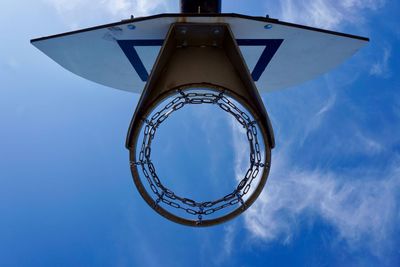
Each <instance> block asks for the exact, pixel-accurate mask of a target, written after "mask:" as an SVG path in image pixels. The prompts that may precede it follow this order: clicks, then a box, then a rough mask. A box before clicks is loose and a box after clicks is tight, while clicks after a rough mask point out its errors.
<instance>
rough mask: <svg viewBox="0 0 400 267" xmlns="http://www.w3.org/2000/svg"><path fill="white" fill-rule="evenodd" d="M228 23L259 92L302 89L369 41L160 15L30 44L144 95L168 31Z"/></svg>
mask: <svg viewBox="0 0 400 267" xmlns="http://www.w3.org/2000/svg"><path fill="white" fill-rule="evenodd" d="M178 22H185V23H225V24H228V25H229V26H230V28H231V30H232V33H233V36H234V38H235V39H236V42H237V44H238V46H239V48H240V51H241V53H242V55H243V57H244V59H245V62H246V65H247V67H248V69H249V72H250V73H251V76H252V78H253V80H254V82H255V83H256V86H257V88H258V90H259V91H260V92H267V91H272V90H277V89H283V88H286V87H290V86H294V85H297V84H300V83H302V82H304V81H307V80H311V79H313V78H315V77H316V76H318V75H320V74H322V73H325V72H327V71H328V70H330V69H332V68H334V67H336V66H337V65H339V64H340V63H342V62H343V61H344V60H345V59H347V58H349V57H350V56H351V55H353V54H354V53H355V52H356V51H357V50H358V49H360V48H361V47H362V46H363V45H365V44H366V43H367V42H368V39H367V38H364V37H359V36H354V35H348V34H343V33H338V32H332V31H327V30H322V29H317V28H311V27H307V26H302V25H296V24H292V23H286V22H282V21H278V20H275V19H270V18H263V17H251V16H245V15H239V14H194V15H192V14H190V15H187V14H160V15H155V16H150V17H143V18H135V19H130V20H123V21H121V22H117V23H113V24H107V25H101V26H97V27H93V28H88V29H83V30H78V31H73V32H67V33H63V34H58V35H54V36H48V37H43V38H38V39H34V40H31V42H32V44H33V45H34V46H36V47H37V48H38V49H40V50H41V51H42V52H43V53H45V54H46V55H48V56H49V57H50V58H52V59H53V60H54V61H55V62H57V63H58V64H60V65H61V66H62V67H64V68H66V69H68V70H69V71H71V72H73V73H75V74H77V75H79V76H81V77H83V78H86V79H88V80H91V81H94V82H96V83H99V84H102V85H105V86H109V87H112V88H116V89H121V90H125V91H130V92H134V93H141V92H142V90H143V88H144V86H145V84H146V82H147V80H148V77H149V75H150V73H151V70H152V68H153V65H154V63H155V61H156V59H157V55H158V54H159V51H160V48H161V46H162V45H163V43H164V40H165V38H166V35H167V32H168V30H169V28H170V25H171V24H173V23H178Z"/></svg>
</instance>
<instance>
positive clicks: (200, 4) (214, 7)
mask: <svg viewBox="0 0 400 267" xmlns="http://www.w3.org/2000/svg"><path fill="white" fill-rule="evenodd" d="M181 13H198V14H207V13H221V0H181Z"/></svg>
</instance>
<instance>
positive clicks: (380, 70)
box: [369, 47, 392, 78]
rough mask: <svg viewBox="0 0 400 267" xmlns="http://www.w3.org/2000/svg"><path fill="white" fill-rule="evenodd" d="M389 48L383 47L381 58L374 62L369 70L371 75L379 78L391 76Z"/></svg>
mask: <svg viewBox="0 0 400 267" xmlns="http://www.w3.org/2000/svg"><path fill="white" fill-rule="evenodd" d="M391 52H392V51H391V48H390V47H385V48H384V49H383V53H382V58H381V59H380V60H378V62H376V63H374V64H373V65H372V67H371V69H370V71H369V73H370V74H371V75H373V76H377V77H381V78H389V77H390V76H391V71H390V68H389V59H390V56H391Z"/></svg>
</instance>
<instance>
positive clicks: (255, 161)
mask: <svg viewBox="0 0 400 267" xmlns="http://www.w3.org/2000/svg"><path fill="white" fill-rule="evenodd" d="M178 93H179V94H178V95H177V96H176V97H175V98H173V100H171V101H170V102H168V103H167V104H166V105H165V106H164V107H163V108H162V109H161V110H160V111H157V112H155V113H154V114H153V115H152V116H151V117H150V118H145V119H143V121H144V123H145V126H144V130H143V141H142V144H141V149H140V152H139V156H138V159H139V160H138V161H137V162H131V165H132V166H135V167H136V168H139V167H140V168H141V170H142V173H143V175H144V177H145V178H146V180H147V182H148V183H149V187H150V189H151V191H152V192H153V193H154V194H155V195H156V200H155V201H154V205H160V203H164V204H166V205H168V206H170V207H172V208H176V209H182V210H184V211H185V212H186V213H188V214H190V215H194V216H197V219H198V220H197V222H198V223H201V221H202V220H203V215H210V214H213V213H215V212H217V211H219V210H222V209H224V208H227V207H231V206H235V205H241V207H242V208H243V209H245V208H246V207H245V203H244V200H243V197H244V196H245V195H246V194H247V193H248V192H249V190H250V188H251V184H252V183H253V181H254V180H255V179H256V177H257V175H258V173H259V171H260V168H263V167H267V168H268V167H269V165H268V164H265V162H262V156H261V149H260V145H259V143H258V132H257V127H256V125H257V122H256V121H254V120H251V117H250V116H249V115H248V114H247V113H246V112H244V111H242V110H240V109H239V108H238V107H237V106H236V105H235V104H234V103H233V102H232V101H231V100H229V98H228V97H226V96H225V92H224V91H221V92H212V93H210V92H207V93H202V92H188V93H186V92H184V91H182V90H178ZM188 104H195V105H196V104H215V105H218V106H219V107H220V108H221V109H222V110H224V111H225V112H228V113H229V114H231V115H232V116H233V117H234V118H235V119H236V120H237V121H238V122H239V123H240V124H241V125H242V126H243V127H244V128H245V129H246V136H247V140H248V142H249V146H250V167H249V169H248V170H247V172H246V174H245V176H244V178H243V179H242V180H241V181H240V182H239V184H238V186H237V187H236V188H235V189H234V190H233V192H231V193H229V194H227V195H225V196H223V197H222V198H220V199H217V200H213V201H205V202H197V201H195V200H193V199H189V198H184V197H181V196H178V195H176V194H175V193H174V192H173V191H171V190H170V189H168V188H166V187H165V186H164V185H163V184H162V182H161V180H160V179H159V177H158V175H157V173H156V169H155V166H154V165H153V163H152V161H151V158H150V157H151V143H152V140H153V139H154V136H155V134H156V131H157V128H158V127H159V126H160V124H161V123H163V122H164V121H165V120H166V119H167V118H168V117H169V116H170V115H171V114H172V113H173V112H175V111H177V110H179V109H181V108H183V107H184V106H185V105H188Z"/></svg>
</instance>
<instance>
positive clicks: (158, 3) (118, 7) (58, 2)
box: [42, 0, 176, 28]
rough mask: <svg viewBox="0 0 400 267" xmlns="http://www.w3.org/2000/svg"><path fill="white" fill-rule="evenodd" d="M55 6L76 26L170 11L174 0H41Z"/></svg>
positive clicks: (60, 13)
mask: <svg viewBox="0 0 400 267" xmlns="http://www.w3.org/2000/svg"><path fill="white" fill-rule="evenodd" d="M42 1H43V2H44V3H45V4H48V5H50V6H52V7H54V8H55V10H56V11H57V13H58V15H59V16H61V17H62V19H63V21H64V22H65V24H66V25H67V26H68V27H70V28H77V27H80V26H82V24H91V23H98V21H100V20H101V21H104V20H121V19H124V18H129V17H130V16H131V15H134V16H135V17H140V16H146V15H151V14H157V13H165V12H170V11H171V10H173V9H174V4H175V5H176V3H175V2H171V1H163V0H152V1H147V0H100V1H99V2H93V1H90V0H42Z"/></svg>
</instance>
